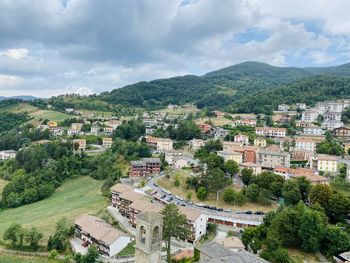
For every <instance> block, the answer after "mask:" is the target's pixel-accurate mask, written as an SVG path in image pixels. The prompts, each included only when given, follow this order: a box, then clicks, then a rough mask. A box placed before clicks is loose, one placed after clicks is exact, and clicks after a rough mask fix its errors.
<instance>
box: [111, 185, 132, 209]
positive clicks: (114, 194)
mask: <svg viewBox="0 0 350 263" xmlns="http://www.w3.org/2000/svg"><path fill="white" fill-rule="evenodd" d="M133 191H134V187H132V186H131V185H126V184H120V183H118V184H116V185H114V186H112V187H111V201H112V206H113V207H117V206H118V202H119V196H120V195H121V194H125V193H130V192H133Z"/></svg>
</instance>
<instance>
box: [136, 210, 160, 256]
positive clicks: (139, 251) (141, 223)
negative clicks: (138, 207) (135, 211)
mask: <svg viewBox="0 0 350 263" xmlns="http://www.w3.org/2000/svg"><path fill="white" fill-rule="evenodd" d="M136 225H137V228H136V247H135V263H160V262H161V252H162V229H163V217H162V215H160V214H158V213H154V212H146V213H143V214H140V215H138V217H137V222H136Z"/></svg>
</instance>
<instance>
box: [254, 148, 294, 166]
mask: <svg viewBox="0 0 350 263" xmlns="http://www.w3.org/2000/svg"><path fill="white" fill-rule="evenodd" d="M257 162H258V163H259V164H260V165H261V166H262V167H263V168H266V169H274V168H276V167H278V166H285V167H290V154H289V153H288V152H284V151H281V150H278V149H260V150H259V151H258V158H257Z"/></svg>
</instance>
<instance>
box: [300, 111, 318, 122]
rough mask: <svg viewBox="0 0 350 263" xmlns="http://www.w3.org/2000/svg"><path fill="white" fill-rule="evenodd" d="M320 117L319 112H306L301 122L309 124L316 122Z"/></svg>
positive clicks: (302, 115)
mask: <svg viewBox="0 0 350 263" xmlns="http://www.w3.org/2000/svg"><path fill="white" fill-rule="evenodd" d="M317 117H318V112H317V111H315V110H306V111H304V112H303V113H302V114H301V120H302V121H307V122H313V121H316V120H317Z"/></svg>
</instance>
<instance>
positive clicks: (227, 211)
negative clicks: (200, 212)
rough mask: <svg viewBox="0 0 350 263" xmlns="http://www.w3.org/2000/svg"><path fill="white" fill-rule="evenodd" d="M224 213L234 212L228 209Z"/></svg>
mask: <svg viewBox="0 0 350 263" xmlns="http://www.w3.org/2000/svg"><path fill="white" fill-rule="evenodd" d="M224 212H226V213H231V212H232V210H231V209H230V208H227V209H225V210H224Z"/></svg>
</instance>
